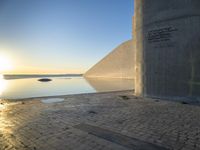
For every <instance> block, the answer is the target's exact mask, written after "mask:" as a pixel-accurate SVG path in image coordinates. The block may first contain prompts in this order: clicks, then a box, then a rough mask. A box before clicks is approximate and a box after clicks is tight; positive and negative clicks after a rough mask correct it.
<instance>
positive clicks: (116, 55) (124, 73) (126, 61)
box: [84, 40, 134, 79]
mask: <svg viewBox="0 0 200 150" xmlns="http://www.w3.org/2000/svg"><path fill="white" fill-rule="evenodd" d="M84 76H85V77H87V78H96V77H98V78H99V77H101V78H127V79H134V47H133V40H129V41H126V42H124V43H123V44H121V45H120V46H118V47H117V48H115V49H114V50H113V51H112V52H111V53H110V54H108V55H107V56H106V57H105V58H103V59H102V60H101V61H100V62H98V63H97V64H96V65H95V66H94V67H92V68H91V69H90V70H88V71H87V72H86V73H85V74H84Z"/></svg>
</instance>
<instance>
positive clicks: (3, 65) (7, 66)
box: [0, 54, 12, 71]
mask: <svg viewBox="0 0 200 150" xmlns="http://www.w3.org/2000/svg"><path fill="white" fill-rule="evenodd" d="M11 69H12V64H11V60H10V59H9V58H8V57H6V56H4V55H1V54H0V71H8V70H11Z"/></svg>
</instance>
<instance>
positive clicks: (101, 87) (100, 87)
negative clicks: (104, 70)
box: [85, 78, 134, 92]
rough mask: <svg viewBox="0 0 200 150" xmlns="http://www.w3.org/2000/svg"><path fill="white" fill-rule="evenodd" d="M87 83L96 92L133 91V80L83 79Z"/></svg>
mask: <svg viewBox="0 0 200 150" xmlns="http://www.w3.org/2000/svg"><path fill="white" fill-rule="evenodd" d="M85 79H86V80H87V82H88V83H89V84H90V85H91V86H92V87H93V88H94V89H95V90H96V91H97V92H106V91H122V90H133V89H134V80H131V79H112V78H85Z"/></svg>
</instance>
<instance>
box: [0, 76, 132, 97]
mask: <svg viewBox="0 0 200 150" xmlns="http://www.w3.org/2000/svg"><path fill="white" fill-rule="evenodd" d="M38 79H39V78H23V79H10V80H5V79H3V78H0V98H1V99H19V98H29V97H42V96H55V95H69V94H80V93H95V92H106V91H120V90H130V89H134V87H133V80H122V79H109V80H108V79H85V78H83V77H51V79H52V81H51V82H39V81H38Z"/></svg>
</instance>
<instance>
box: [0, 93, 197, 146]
mask: <svg viewBox="0 0 200 150" xmlns="http://www.w3.org/2000/svg"><path fill="white" fill-rule="evenodd" d="M58 98H59V97H58ZM60 98H63V99H64V101H59V102H52V103H51V102H50V101H51V99H47V101H45V100H46V98H37V99H31V100H28V99H27V100H25V101H16V102H8V101H2V100H1V104H0V149H1V150H17V149H19V150H29V149H30V150H130V149H133V150H149V149H152V150H153V149H155V150H156V149H175V150H200V107H199V106H193V105H185V104H181V103H175V102H169V101H158V100H153V99H141V98H137V97H134V96H133V95H132V93H131V92H113V93H97V94H82V95H75V96H65V97H60ZM52 101H53V99H52Z"/></svg>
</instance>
